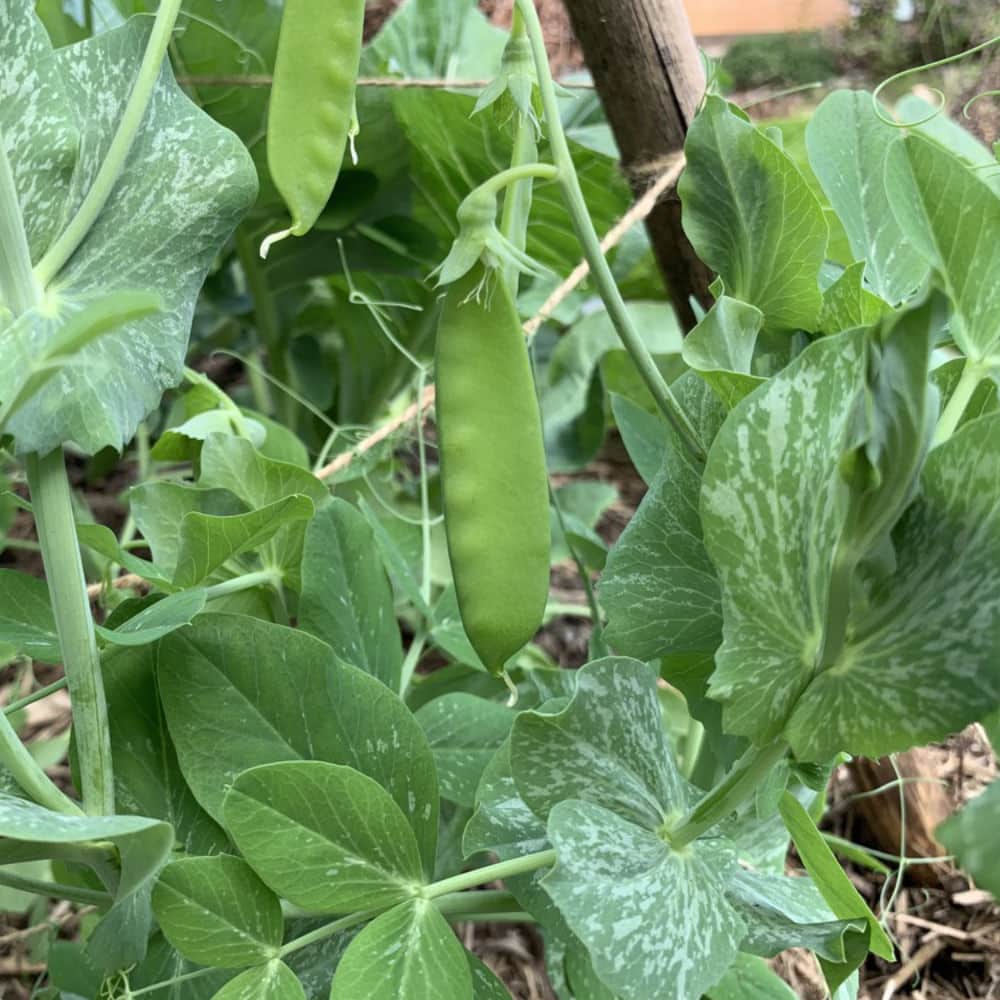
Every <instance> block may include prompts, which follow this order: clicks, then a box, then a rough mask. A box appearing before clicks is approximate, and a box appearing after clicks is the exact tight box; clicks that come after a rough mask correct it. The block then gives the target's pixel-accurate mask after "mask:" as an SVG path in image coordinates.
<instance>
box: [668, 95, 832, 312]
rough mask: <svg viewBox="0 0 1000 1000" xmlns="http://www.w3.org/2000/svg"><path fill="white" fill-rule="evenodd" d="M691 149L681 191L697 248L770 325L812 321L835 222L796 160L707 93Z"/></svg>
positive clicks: (729, 290)
mask: <svg viewBox="0 0 1000 1000" xmlns="http://www.w3.org/2000/svg"><path fill="white" fill-rule="evenodd" d="M684 148H685V152H686V153H687V169H686V170H685V171H684V173H683V175H682V176H681V179H680V183H679V184H678V193H679V194H680V197H681V201H682V203H683V206H684V216H683V225H684V232H685V233H686V234H687V236H688V239H689V240H690V241H691V244H692V245H693V246H694V248H695V250H697V252H698V256H699V257H700V258H701V259H702V260H703V261H704V262H705V263H706V264H708V266H709V267H711V268H712V270H713V271H715V272H716V273H717V274H718V275H719V276H720V277H721V278H722V281H723V283H724V285H725V290H726V294H727V295H730V296H732V297H733V298H737V299H740V300H742V301H743V302H747V303H749V304H750V305H752V306H756V307H757V308H758V309H759V310H760V311H761V312H762V313H763V314H764V325H765V328H766V329H768V330H773V331H786V330H788V331H790V330H795V329H804V330H812V329H814V328H815V324H816V317H817V316H818V315H819V310H820V305H821V302H822V300H821V296H820V288H819V271H820V267H821V266H822V264H823V258H824V255H825V253H826V244H827V237H828V228H827V224H826V220H825V219H824V218H823V210H822V208H821V207H820V204H819V201H817V199H816V196H815V195H814V194H813V192H812V191H811V190H810V188H809V185H808V184H807V183H806V181H805V179H804V178H803V176H802V174H801V173H800V172H799V169H798V167H796V166H795V164H794V163H793V162H792V160H791V159H790V158H789V157H788V155H787V154H786V153H784V152H783V151H782V150H781V149H780V148H779V147H778V146H777V145H775V143H774V142H773V141H772V140H771V139H770V138H768V137H767V136H765V135H764V133H763V132H761V131H760V130H759V129H757V128H755V127H754V126H753V125H752V124H751V123H750V121H749V120H748V119H747V118H746V116H745V115H744V114H743V112H742V111H739V110H738V109H736V108H734V107H733V106H732V105H730V104H728V103H727V102H726V101H725V100H723V99H722V98H721V97H715V96H709V97H707V98H706V99H705V106H704V108H703V110H702V111H701V112H700V113H699V114H698V117H697V118H695V120H694V121H693V122H692V124H691V128H690V129H689V131H688V134H687V139H686V141H685V146H684Z"/></svg>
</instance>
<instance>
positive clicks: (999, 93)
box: [962, 90, 1000, 118]
mask: <svg viewBox="0 0 1000 1000" xmlns="http://www.w3.org/2000/svg"><path fill="white" fill-rule="evenodd" d="M981 97H1000V90H984V91H983V92H982V93H981V94H974V95H973V96H972V97H970V98H969V99H968V100H967V101H966V102H965V104H963V105H962V116H963V117H964V118H968V117H969V108H971V107H972V105H973V104H975V103H976V101H978V100H979V99H980V98H981Z"/></svg>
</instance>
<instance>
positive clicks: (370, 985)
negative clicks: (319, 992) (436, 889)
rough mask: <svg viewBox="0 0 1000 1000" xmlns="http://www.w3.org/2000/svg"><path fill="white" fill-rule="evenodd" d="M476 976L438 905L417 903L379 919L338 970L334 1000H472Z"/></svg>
mask: <svg viewBox="0 0 1000 1000" xmlns="http://www.w3.org/2000/svg"><path fill="white" fill-rule="evenodd" d="M471 996H472V971H471V969H470V968H469V963H468V961H467V960H466V957H465V949H464V948H463V947H462V946H461V944H460V943H459V941H458V938H456V937H455V932H454V931H453V930H452V929H451V928H450V927H449V926H448V923H447V921H446V920H445V919H444V917H442V916H441V914H440V913H439V912H438V910H437V909H436V907H435V906H434V904H433V903H431V902H429V901H428V900H424V899H414V900H411V901H410V902H406V903H402V904H400V905H399V906H396V907H394V908H393V909H391V910H389V911H388V912H387V913H383V914H382V915H381V916H380V917H376V918H375V920H373V921H372V922H371V923H370V924H369V925H368V926H367V927H365V929H364V930H363V931H362V932H361V933H360V934H359V935H358V936H357V937H356V938H355V939H354V940H353V941H352V942H351V944H350V946H349V947H348V949H347V951H346V952H345V954H344V957H343V958H342V959H341V960H340V964H339V965H338V966H337V972H336V974H335V975H334V978H333V986H332V987H331V989H330V1000H356V998H357V997H366V998H369V1000H397V998H398V997H406V998H407V1000H470V997H471Z"/></svg>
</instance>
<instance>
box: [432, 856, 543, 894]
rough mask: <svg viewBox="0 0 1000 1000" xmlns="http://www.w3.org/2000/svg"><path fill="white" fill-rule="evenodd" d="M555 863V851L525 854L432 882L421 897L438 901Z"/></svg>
mask: <svg viewBox="0 0 1000 1000" xmlns="http://www.w3.org/2000/svg"><path fill="white" fill-rule="evenodd" d="M555 863H556V852H555V851H538V852H537V853H536V854H525V855H524V856H523V857H520V858H512V859H511V860H510V861H501V862H499V863H498V864H495V865H486V866H485V867H484V868H475V869H473V870H472V871H470V872H462V873H461V875H453V876H452V877H451V878H446V879H442V880H441V881H440V882H432V883H431V884H430V885H428V886H425V887H424V889H423V891H422V892H421V895H422V896H423V897H424V899H437V898H439V897H440V896H447V895H449V894H450V893H453V892H463V891H464V890H465V889H474V888H475V887H476V886H477V885H484V884H485V883H487V882H495V881H497V880H498V879H505V878H511V877H512V876H514V875H524V874H526V873H527V872H533V871H537V870H538V869H539V868H549V867H551V866H552V865H554V864H555Z"/></svg>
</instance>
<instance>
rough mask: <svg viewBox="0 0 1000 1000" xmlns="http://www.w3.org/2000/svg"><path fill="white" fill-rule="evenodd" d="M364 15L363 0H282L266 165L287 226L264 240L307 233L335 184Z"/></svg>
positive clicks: (348, 121) (349, 114) (351, 105)
mask: <svg viewBox="0 0 1000 1000" xmlns="http://www.w3.org/2000/svg"><path fill="white" fill-rule="evenodd" d="M364 14H365V4H364V0H285V10H284V13H283V15H282V18H281V34H280V35H279V37H278V56H277V60H276V62H275V66H274V82H273V85H272V88H271V103H270V110H269V115H268V128H267V163H268V167H269V169H270V171H271V176H272V178H273V179H274V183H275V186H276V187H277V189H278V191H279V192H280V194H281V196H282V198H284V199H285V204H286V205H287V206H288V209H289V211H290V212H291V215H292V225H291V228H290V229H288V230H286V231H284V232H283V233H278V234H275V237H272V238H271V239H270V240H269V242H274V241H275V239H278V238H282V237H284V236H288V235H293V236H303V235H304V234H305V233H307V232H309V230H310V229H311V228H312V227H313V225H314V224H315V222H316V220H317V219H318V218H319V215H320V213H321V212H322V211H323V208H324V207H325V206H326V203H327V201H329V199H330V195H331V194H332V192H333V188H334V185H335V184H336V183H337V175H338V174H339V173H340V166H341V163H342V162H343V159H344V149H345V147H346V145H347V138H348V133H349V131H350V128H351V120H352V116H353V111H354V89H355V85H356V82H357V77H358V66H359V63H360V60H361V35H362V30H363V28H364ZM264 252H266V248H262V253H264Z"/></svg>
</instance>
